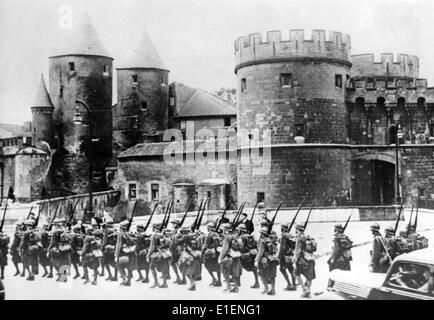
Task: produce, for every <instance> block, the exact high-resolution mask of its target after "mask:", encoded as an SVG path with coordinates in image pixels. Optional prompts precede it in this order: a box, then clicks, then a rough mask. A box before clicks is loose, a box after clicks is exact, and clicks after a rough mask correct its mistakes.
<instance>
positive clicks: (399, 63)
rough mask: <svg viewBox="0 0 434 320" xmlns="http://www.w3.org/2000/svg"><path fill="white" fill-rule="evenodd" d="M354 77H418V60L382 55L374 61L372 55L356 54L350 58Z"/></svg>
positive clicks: (403, 55)
mask: <svg viewBox="0 0 434 320" xmlns="http://www.w3.org/2000/svg"><path fill="white" fill-rule="evenodd" d="M351 59H352V63H353V67H352V68H351V71H352V73H353V76H354V77H378V76H394V77H411V78H418V77H419V58H418V57H417V56H413V55H409V54H402V53H400V54H397V55H394V54H393V53H382V54H381V55H380V58H379V59H378V58H377V59H376V57H375V56H374V54H372V53H369V54H358V55H353V56H351Z"/></svg>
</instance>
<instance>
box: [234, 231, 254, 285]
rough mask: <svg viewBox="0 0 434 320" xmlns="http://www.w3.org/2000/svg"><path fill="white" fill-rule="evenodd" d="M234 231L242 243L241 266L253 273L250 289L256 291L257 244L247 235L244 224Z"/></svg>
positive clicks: (251, 236)
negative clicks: (253, 279) (253, 280)
mask: <svg viewBox="0 0 434 320" xmlns="http://www.w3.org/2000/svg"><path fill="white" fill-rule="evenodd" d="M236 229H237V232H238V235H239V236H240V238H241V240H242V242H243V249H242V255H241V258H240V261H241V265H242V267H243V268H244V269H245V270H246V271H248V272H252V273H253V276H254V278H255V283H254V284H253V285H252V286H251V287H250V288H252V289H257V288H259V281H258V280H259V277H258V269H257V266H256V265H255V258H256V255H257V253H258V242H257V241H256V240H255V238H254V237H253V235H251V234H249V232H248V230H247V228H246V225H245V224H240V225H238V227H237V228H236Z"/></svg>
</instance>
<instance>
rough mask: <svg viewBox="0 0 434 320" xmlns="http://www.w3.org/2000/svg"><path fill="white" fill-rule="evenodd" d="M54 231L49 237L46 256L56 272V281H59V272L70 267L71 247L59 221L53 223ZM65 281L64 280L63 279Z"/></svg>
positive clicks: (60, 275)
mask: <svg viewBox="0 0 434 320" xmlns="http://www.w3.org/2000/svg"><path fill="white" fill-rule="evenodd" d="M53 225H54V228H55V229H54V230H53V233H52V236H51V242H50V245H49V246H48V254H49V256H50V261H51V264H52V265H53V267H54V269H56V272H57V281H60V280H61V277H62V274H61V271H62V269H64V268H65V267H70V266H71V259H70V253H71V245H70V237H69V235H68V234H67V233H66V232H65V230H64V229H63V223H62V220H60V219H55V220H54V221H53ZM65 280H66V278H65Z"/></svg>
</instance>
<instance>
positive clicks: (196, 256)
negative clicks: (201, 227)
mask: <svg viewBox="0 0 434 320" xmlns="http://www.w3.org/2000/svg"><path fill="white" fill-rule="evenodd" d="M181 233H182V234H184V237H185V241H184V250H183V251H182V253H181V256H180V258H179V270H180V271H181V272H182V274H184V275H185V276H186V277H187V279H188V280H189V282H190V286H189V288H188V290H190V291H194V290H196V280H197V279H198V277H199V275H200V271H201V270H200V267H201V246H200V242H199V238H198V235H197V234H195V232H194V231H191V230H190V227H182V228H181Z"/></svg>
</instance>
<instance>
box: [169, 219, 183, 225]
mask: <svg viewBox="0 0 434 320" xmlns="http://www.w3.org/2000/svg"><path fill="white" fill-rule="evenodd" d="M170 223H172V224H174V225H176V226H179V225H181V220H179V219H173V220H172V221H170Z"/></svg>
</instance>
